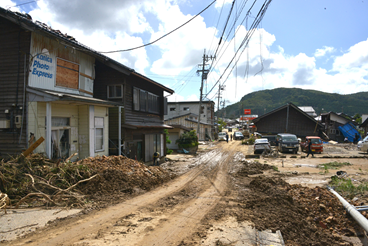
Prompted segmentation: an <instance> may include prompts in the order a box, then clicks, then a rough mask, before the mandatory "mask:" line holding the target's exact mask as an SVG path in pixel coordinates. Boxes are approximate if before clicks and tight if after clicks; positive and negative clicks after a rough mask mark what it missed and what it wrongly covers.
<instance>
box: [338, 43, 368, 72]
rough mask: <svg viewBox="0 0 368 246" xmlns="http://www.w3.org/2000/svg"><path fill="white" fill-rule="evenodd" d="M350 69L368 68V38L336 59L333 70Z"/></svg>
mask: <svg viewBox="0 0 368 246" xmlns="http://www.w3.org/2000/svg"><path fill="white" fill-rule="evenodd" d="M350 69H363V70H368V39H367V40H365V41H362V42H359V43H357V44H355V45H353V46H352V47H350V48H349V50H348V52H346V53H345V54H343V55H342V56H340V57H337V58H336V59H335V62H334V64H333V71H346V70H350Z"/></svg>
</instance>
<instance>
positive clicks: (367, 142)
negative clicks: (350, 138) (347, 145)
mask: <svg viewBox="0 0 368 246" xmlns="http://www.w3.org/2000/svg"><path fill="white" fill-rule="evenodd" d="M357 147H358V150H360V151H362V152H368V136H366V137H365V138H364V139H363V140H361V141H359V142H358V145H357Z"/></svg>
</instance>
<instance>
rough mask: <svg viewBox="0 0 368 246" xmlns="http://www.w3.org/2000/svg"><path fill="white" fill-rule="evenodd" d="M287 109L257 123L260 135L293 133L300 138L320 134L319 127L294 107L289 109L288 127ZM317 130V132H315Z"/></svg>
mask: <svg viewBox="0 0 368 246" xmlns="http://www.w3.org/2000/svg"><path fill="white" fill-rule="evenodd" d="M286 119H287V108H284V109H281V110H279V111H277V112H275V113H273V114H270V115H268V116H266V117H264V118H262V119H260V120H259V121H258V122H256V123H255V125H256V127H257V131H258V132H260V133H271V134H277V133H286V132H287V133H292V134H295V135H297V136H298V137H305V136H313V135H316V136H317V135H318V134H319V131H318V130H319V129H318V125H317V126H316V123H315V122H313V121H312V120H311V119H309V118H308V117H306V116H305V115H304V114H302V113H300V112H299V111H297V110H296V109H294V108H293V107H289V120H288V124H287V126H286ZM315 129H316V131H315Z"/></svg>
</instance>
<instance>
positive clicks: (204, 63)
mask: <svg viewBox="0 0 368 246" xmlns="http://www.w3.org/2000/svg"><path fill="white" fill-rule="evenodd" d="M215 58H216V57H215V56H214V57H212V56H210V57H209V56H208V55H206V50H204V53H203V62H202V64H200V65H199V66H202V69H201V70H197V73H199V72H201V73H202V80H201V88H200V96H199V110H198V124H197V135H198V140H199V136H200V124H201V113H202V95H203V82H204V81H205V80H207V75H208V72H209V70H208V69H205V66H206V62H208V61H209V60H212V59H215ZM203 112H204V110H203Z"/></svg>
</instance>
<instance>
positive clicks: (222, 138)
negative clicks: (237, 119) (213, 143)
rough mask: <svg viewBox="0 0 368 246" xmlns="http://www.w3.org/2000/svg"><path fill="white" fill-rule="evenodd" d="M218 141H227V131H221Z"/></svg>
mask: <svg viewBox="0 0 368 246" xmlns="http://www.w3.org/2000/svg"><path fill="white" fill-rule="evenodd" d="M218 141H226V132H219V134H218Z"/></svg>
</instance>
